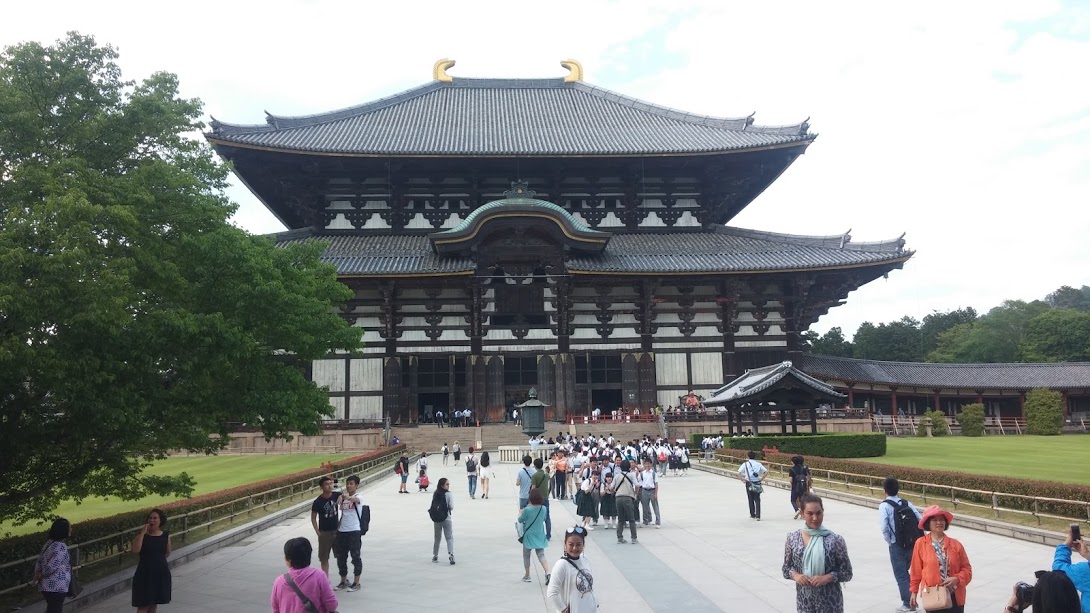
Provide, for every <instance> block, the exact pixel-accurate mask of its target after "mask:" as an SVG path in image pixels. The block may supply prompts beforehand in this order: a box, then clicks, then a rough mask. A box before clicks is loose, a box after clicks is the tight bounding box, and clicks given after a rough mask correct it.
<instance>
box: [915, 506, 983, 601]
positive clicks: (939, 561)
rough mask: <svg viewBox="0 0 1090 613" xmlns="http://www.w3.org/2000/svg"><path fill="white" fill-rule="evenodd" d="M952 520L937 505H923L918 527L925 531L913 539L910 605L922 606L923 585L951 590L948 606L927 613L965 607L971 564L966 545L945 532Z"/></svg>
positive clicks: (971, 574)
mask: <svg viewBox="0 0 1090 613" xmlns="http://www.w3.org/2000/svg"><path fill="white" fill-rule="evenodd" d="M953 521H954V516H953V514H951V513H950V512H949V511H944V510H943V509H942V508H941V507H939V506H938V505H931V506H929V507H927V508H926V509H924V512H923V517H922V518H921V519H920V523H919V528H920V530H923V531H924V532H926V533H927V534H926V535H925V536H924V537H921V538H919V539H918V540H917V541H916V544H915V546H914V547H913V548H912V561H911V563H910V565H909V575H908V576H909V585H908V589H909V606H910V607H911V608H913V609H915V608H917V607H918V606H921V605H920V603H919V602H918V594H919V591H920V587H921V586H923V587H924V588H925V589H928V590H935V588H939V589H946V590H950V591H952V592H953V597H952V598H950V606H949V607H948V608H945V609H927V612H928V613H934V612H935V611H943V612H948V613H963V612H964V611H965V595H966V592H965V588H966V587H967V586H968V585H969V582H970V581H972V580H973V567H972V565H970V564H969V556H968V555H967V554H966V553H965V547H963V546H962V545H961V543H960V542H959V541H958V540H957V539H955V538H953V537H952V536H950V535H949V534H947V533H946V529H947V528H949V527H950V524H951V523H952V522H953Z"/></svg>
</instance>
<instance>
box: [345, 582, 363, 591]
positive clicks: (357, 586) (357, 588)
mask: <svg viewBox="0 0 1090 613" xmlns="http://www.w3.org/2000/svg"><path fill="white" fill-rule="evenodd" d="M360 587H361V586H360V584H359V583H358V582H357V583H353V584H352V585H350V586H348V591H349V592H358V591H360Z"/></svg>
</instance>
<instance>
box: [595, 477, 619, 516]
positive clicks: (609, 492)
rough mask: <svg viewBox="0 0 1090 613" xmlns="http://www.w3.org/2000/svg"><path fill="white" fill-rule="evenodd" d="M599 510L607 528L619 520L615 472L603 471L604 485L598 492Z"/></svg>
mask: <svg viewBox="0 0 1090 613" xmlns="http://www.w3.org/2000/svg"><path fill="white" fill-rule="evenodd" d="M598 506H599V510H598V512H599V513H600V514H601V516H602V520H603V521H604V522H605V527H606V529H609V528H613V527H614V522H615V521H616V520H617V495H616V493H615V492H614V489H613V473H612V472H607V471H602V485H601V488H600V491H599V494H598Z"/></svg>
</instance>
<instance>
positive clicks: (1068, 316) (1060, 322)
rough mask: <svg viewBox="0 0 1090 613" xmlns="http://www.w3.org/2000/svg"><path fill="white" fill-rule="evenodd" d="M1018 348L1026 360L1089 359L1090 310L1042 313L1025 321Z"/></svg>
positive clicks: (1060, 360) (1076, 360)
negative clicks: (1027, 321)
mask: <svg viewBox="0 0 1090 613" xmlns="http://www.w3.org/2000/svg"><path fill="white" fill-rule="evenodd" d="M1019 349H1020V350H1021V352H1022V359H1024V360H1025V361H1027V362H1087V361H1090V312H1083V311H1076V310H1074V309H1052V310H1050V311H1045V312H1044V313H1041V314H1040V315H1038V316H1036V317H1034V318H1033V319H1031V320H1029V323H1027V324H1026V328H1025V332H1024V334H1023V335H1022V342H1021V345H1020V347H1019Z"/></svg>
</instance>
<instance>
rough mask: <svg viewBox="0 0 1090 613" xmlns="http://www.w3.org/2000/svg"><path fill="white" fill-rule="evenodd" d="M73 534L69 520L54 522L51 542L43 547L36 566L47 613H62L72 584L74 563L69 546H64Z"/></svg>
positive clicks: (36, 577)
mask: <svg viewBox="0 0 1090 613" xmlns="http://www.w3.org/2000/svg"><path fill="white" fill-rule="evenodd" d="M71 534H72V525H71V524H70V523H68V520H67V519H63V518H60V519H55V520H53V525H52V526H51V527H50V528H49V540H48V541H46V542H45V545H43V546H42V552H41V553H40V554H38V562H37V563H36V564H35V565H34V583H35V584H36V585H37V586H38V590H39V591H40V592H41V593H42V596H43V597H44V598H45V607H46V608H45V611H46V613H60V611H61V609H62V608H63V607H64V599H65V597H66V596H67V595H68V586H69V585H71V583H72V562H71V560H70V559H69V557H68V546H67V545H65V544H64V542H65V541H67V540H68V537H69V536H71Z"/></svg>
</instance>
